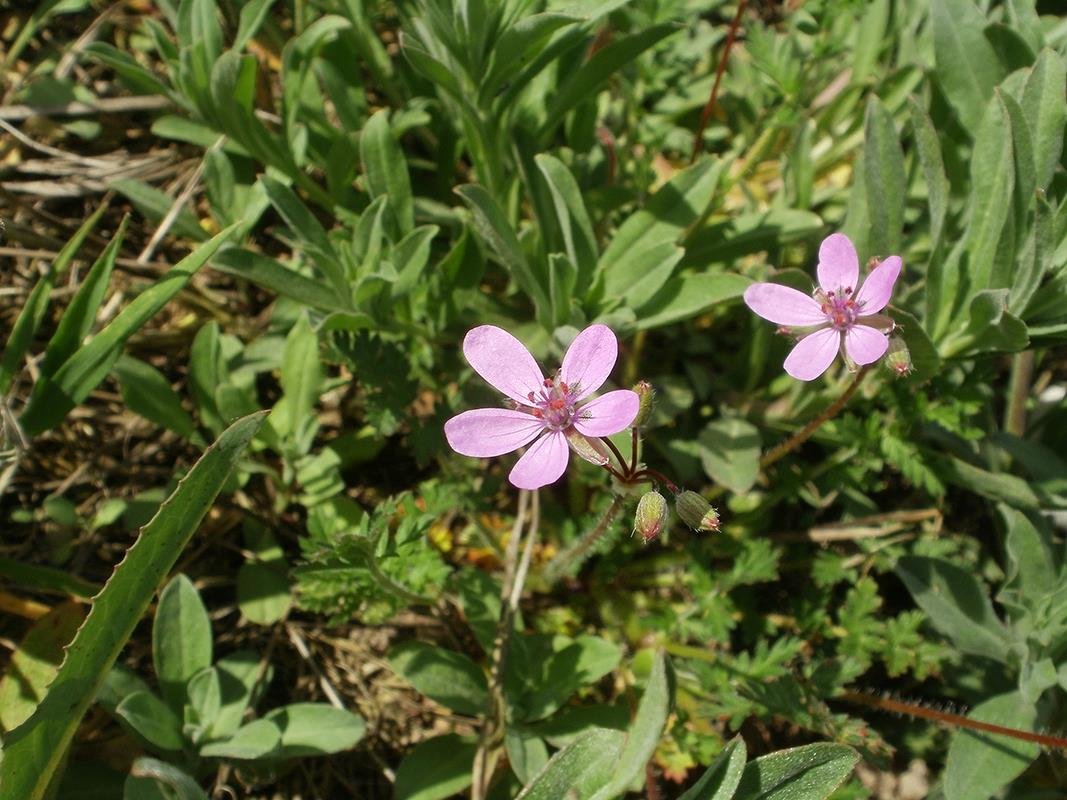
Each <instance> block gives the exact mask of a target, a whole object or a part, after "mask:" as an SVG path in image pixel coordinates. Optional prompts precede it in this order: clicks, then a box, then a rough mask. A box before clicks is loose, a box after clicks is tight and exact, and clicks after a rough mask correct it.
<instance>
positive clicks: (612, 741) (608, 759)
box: [516, 728, 626, 800]
mask: <svg viewBox="0 0 1067 800" xmlns="http://www.w3.org/2000/svg"><path fill="white" fill-rule="evenodd" d="M625 742H626V734H625V733H623V732H622V731H616V730H611V729H608V728H591V729H589V730H588V731H587V732H586V733H585V735H583V736H581V737H580V738H578V739H575V740H574V741H573V742H572V743H571V744H569V745H567V746H566V747H564V748H563V749H562V750H560V751H558V752H557V753H556V754H555V755H553V756H552V758H551V760H549V762H548V763H547V764H546V765H545V767H544V769H542V770H541V771H540V772H539V773H538V774H537V776H536V777H535V778H534V779H533V780H532V781H531V782H530V783H528V784H527V785H526V787H525V788H524V789H523V790H522V792H521V793H520V794H519V796H518V797H517V798H516V800H560V798H564V797H576V798H578V800H587V798H590V797H592V796H593V794H594V793H595V792H596V791H597V790H599V789H600V788H601V787H602V786H604V785H605V784H606V783H607V782H608V781H610V780H611V777H612V775H613V773H614V771H615V768H616V766H617V764H618V759H619V754H620V753H621V752H622V748H623V745H624V744H625Z"/></svg>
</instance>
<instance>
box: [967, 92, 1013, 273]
mask: <svg viewBox="0 0 1067 800" xmlns="http://www.w3.org/2000/svg"><path fill="white" fill-rule="evenodd" d="M1014 188H1015V164H1014V158H1013V151H1012V135H1011V123H1010V122H1009V118H1008V110H1007V109H1006V108H1005V107H1004V101H1003V100H1002V99H1001V96H1000V94H999V93H997V94H995V95H994V96H993V99H992V100H990V101H989V106H988V108H987V109H986V112H985V115H984V116H983V117H982V124H981V126H980V127H979V128H978V133H977V135H976V136H975V141H974V153H973V154H972V155H971V209H970V222H969V223H968V226H967V234H966V245H965V247H966V251H965V252H966V253H967V256H968V262H967V267H968V274H969V275H970V278H971V287H972V290H973V291H979V290H982V289H988V288H991V287H994V288H997V287H995V286H994V283H993V279H994V263H995V259H996V255H997V245H998V243H999V242H1000V238H1001V236H1002V235H1003V232H1004V225H1005V223H1006V222H1007V221H1008V217H1009V215H1010V214H1011V203H1010V202H1009V201H1008V198H1010V197H1011V196H1012V192H1013V191H1014ZM1006 285H1007V284H1006Z"/></svg>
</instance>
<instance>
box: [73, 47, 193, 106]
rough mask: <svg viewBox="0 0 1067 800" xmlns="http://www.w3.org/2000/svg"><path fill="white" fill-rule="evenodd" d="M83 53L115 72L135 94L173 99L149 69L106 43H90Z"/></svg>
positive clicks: (171, 93) (172, 94) (172, 95)
mask: <svg viewBox="0 0 1067 800" xmlns="http://www.w3.org/2000/svg"><path fill="white" fill-rule="evenodd" d="M85 52H86V53H87V54H88V55H90V56H92V57H93V58H95V59H96V60H97V61H99V62H100V63H102V64H104V65H105V66H107V67H110V68H111V69H113V70H115V72H117V73H118V74H119V76H120V77H121V78H123V79H124V80H125V81H126V83H127V84H129V86H130V88H131V89H133V90H134V91H136V92H137V93H139V94H146V95H159V96H160V97H169V98H171V99H175V95H174V92H172V91H171V89H170V87H169V86H167V85H166V84H165V83H163V82H162V81H161V80H160V79H159V78H157V77H156V76H155V74H154V73H153V72H152V71H151V70H150V69H148V68H147V67H144V66H142V65H141V64H140V63H138V61H137V60H136V59H135V58H134V57H133V56H131V55H130V54H129V53H126V52H124V51H122V50H119V49H118V48H117V47H114V46H112V45H110V44H107V43H106V42H90V43H89V44H88V45H87V46H86V47H85Z"/></svg>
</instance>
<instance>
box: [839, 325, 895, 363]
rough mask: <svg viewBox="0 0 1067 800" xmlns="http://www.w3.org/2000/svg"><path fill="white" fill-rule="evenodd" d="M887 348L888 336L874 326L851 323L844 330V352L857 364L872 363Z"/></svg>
mask: <svg viewBox="0 0 1067 800" xmlns="http://www.w3.org/2000/svg"><path fill="white" fill-rule="evenodd" d="M888 349H889V337H887V336H886V335H885V334H884V333H882V332H881V331H880V330H877V329H876V328H869V327H867V326H866V325H853V326H852V327H851V328H849V329H848V330H847V331H846V332H845V352H846V353H848V357H849V358H851V359H852V360H853V361H855V362H856V363H857V364H859V365H861V366H862V365H864V364H873V363H874V362H875V361H877V360H878V359H880V358H881V357H882V356H884V355H885V351H886V350H888Z"/></svg>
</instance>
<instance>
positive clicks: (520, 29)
mask: <svg viewBox="0 0 1067 800" xmlns="http://www.w3.org/2000/svg"><path fill="white" fill-rule="evenodd" d="M577 21H578V17H574V16H571V15H569V14H557V13H553V12H545V13H541V14H530V15H529V16H525V17H523V18H522V19H520V20H519V21H518V22H516V23H515V24H514V25H512V26H511V27H510V28H508V29H507V30H505V31H504V32H503V33H502V34H501V35H500V38H499V39H498V40H497V42H496V44H495V45H494V46H493V62H492V67H491V68H490V70H489V73H488V74H487V75H486V76H485V79H484V80H483V81H482V83H481V88H480V94H481V97H482V99H488V98H491V97H494V96H496V94H497V92H498V91H499V90H500V88H501V87H502V86H504V85H506V84H507V82H508V81H509V79H510V78H511V77H512V76H513V74H514V70H515V69H516V68H517V67H518V66H519V65H520V64H524V63H528V62H529V61H530V60H531V59H533V57H534V55H535V54H537V53H538V52H540V51H541V50H542V48H543V47H544V45H545V44H546V43H547V42H548V38H549V37H550V36H551V35H552V34H554V33H555V32H556V31H557V30H559V29H560V28H562V27H564V26H567V25H571V24H573V23H575V22H577Z"/></svg>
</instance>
